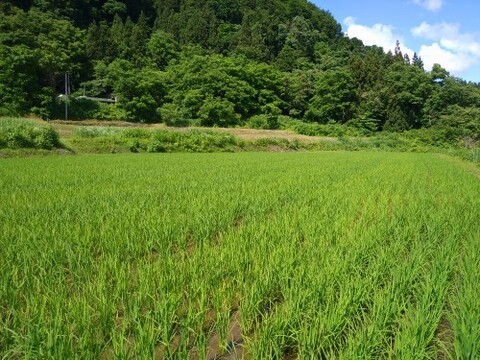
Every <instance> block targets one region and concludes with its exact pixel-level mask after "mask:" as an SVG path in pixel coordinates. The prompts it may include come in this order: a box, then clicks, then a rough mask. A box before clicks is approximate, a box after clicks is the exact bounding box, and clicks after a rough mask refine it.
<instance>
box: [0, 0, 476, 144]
mask: <svg viewBox="0 0 480 360" xmlns="http://www.w3.org/2000/svg"><path fill="white" fill-rule="evenodd" d="M66 74H68V80H69V84H70V86H69V87H68V88H67V92H68V93H69V95H70V96H69V97H68V104H69V108H70V114H69V116H70V117H72V118H74V119H87V118H90V119H91V118H95V119H100V120H124V121H132V122H144V123H160V122H163V123H165V124H167V125H171V126H188V125H199V126H218V127H235V126H246V127H248V126H250V127H257V128H258V127H260V128H269V129H275V128H278V127H279V123H280V122H289V121H290V122H294V123H302V124H303V123H311V124H327V125H332V124H334V125H336V124H340V125H342V126H346V127H349V128H353V129H357V130H358V131H360V132H361V133H364V134H369V133H375V132H378V131H394V132H395V131H396V132H402V131H405V130H410V129H421V128H433V129H441V131H442V134H443V135H442V136H445V137H452V138H458V137H462V138H464V139H465V138H468V139H470V140H471V141H473V142H478V140H479V139H480V121H479V118H480V84H478V83H471V82H466V81H464V80H462V79H460V78H457V77H455V76H452V75H451V74H449V72H448V71H446V70H445V69H444V68H442V67H441V66H440V65H438V64H436V65H434V67H433V69H425V68H424V65H423V62H422V59H421V58H420V57H418V56H417V55H416V54H415V55H414V56H413V58H411V59H410V58H409V56H408V55H407V54H403V53H402V49H401V48H400V47H399V46H398V45H397V47H396V49H395V51H394V52H393V53H392V52H388V53H385V52H384V51H383V49H382V48H380V47H376V46H365V45H364V44H363V43H362V42H361V41H360V40H358V39H356V38H353V39H350V38H348V37H347V36H346V35H345V34H343V33H342V31H341V26H340V24H339V23H338V22H337V21H336V20H335V19H334V18H333V16H332V15H331V14H330V13H329V12H328V11H327V10H324V9H319V8H318V7H316V6H315V5H313V4H311V3H309V2H308V1H306V0H285V1H284V0H165V1H161V0H140V1H134V0H122V1H120V0H50V1H47V0H30V1H18V0H15V1H14V0H4V1H2V3H1V4H0V116H22V115H28V114H33V115H35V116H38V117H41V118H43V119H58V118H62V117H63V116H64V115H63V107H64V104H63V103H62V102H63V101H65V99H64V98H62V97H61V96H60V97H59V95H60V94H63V93H65V75H66ZM89 97H99V98H105V99H112V100H113V99H115V104H107V103H101V102H97V101H92V100H90V99H89Z"/></svg>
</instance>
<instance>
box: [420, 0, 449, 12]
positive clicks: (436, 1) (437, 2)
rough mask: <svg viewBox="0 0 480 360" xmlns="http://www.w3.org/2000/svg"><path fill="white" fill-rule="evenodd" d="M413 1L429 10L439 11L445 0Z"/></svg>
mask: <svg viewBox="0 0 480 360" xmlns="http://www.w3.org/2000/svg"><path fill="white" fill-rule="evenodd" d="M413 2H414V3H415V4H417V5H420V6H422V7H424V8H425V9H427V10H429V11H438V10H440V9H441V8H442V6H443V0H413Z"/></svg>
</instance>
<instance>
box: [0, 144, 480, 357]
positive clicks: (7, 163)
mask: <svg viewBox="0 0 480 360" xmlns="http://www.w3.org/2000/svg"><path fill="white" fill-rule="evenodd" d="M457 162H458V161H457ZM0 189H1V191H0V202H1V203H2V206H1V207H0V224H1V226H0V236H1V237H0V259H1V261H0V354H1V356H2V357H5V358H32V359H34V358H35V359H36V358H55V359H67V358H78V357H82V358H159V359H161V358H175V359H187V358H196V357H198V358H201V359H202V358H214V357H215V356H221V355H223V354H226V353H228V352H237V353H238V354H239V353H240V351H242V353H243V355H244V356H245V357H246V358H252V359H282V358H299V359H312V358H315V359H316V358H325V359H327V358H328V359H330V358H342V359H355V358H389V357H395V358H407V359H408V358H411V359H420V358H436V357H437V356H438V354H447V355H446V356H449V357H451V358H465V359H474V358H478V357H480V347H479V336H478V334H479V333H480V331H478V330H479V329H480V316H479V312H478V311H479V310H478V309H480V294H479V287H478V285H477V284H478V282H479V281H480V262H479V257H478V256H477V255H476V254H477V253H478V251H476V249H478V244H479V238H480V222H479V221H478V219H479V214H480V196H479V195H480V181H479V179H478V177H476V176H475V175H473V174H471V173H469V172H468V171H467V170H466V168H464V167H460V166H457V164H456V163H455V162H450V161H448V159H447V158H446V157H442V156H438V155H429V154H395V153H390V154H385V153H283V154H274V153H261V154H259V153H239V154H164V155H155V154H146V155H102V156H100V155H96V156H77V157H68V158H31V159H6V160H1V161H0Z"/></svg>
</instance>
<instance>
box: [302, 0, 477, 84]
mask: <svg viewBox="0 0 480 360" xmlns="http://www.w3.org/2000/svg"><path fill="white" fill-rule="evenodd" d="M311 1H312V2H313V3H314V4H315V5H317V6H318V7H319V8H321V9H324V10H328V11H330V12H331V13H332V15H333V16H334V17H335V19H336V20H337V21H338V22H339V23H341V24H342V27H343V31H344V33H346V34H347V35H348V36H350V37H357V38H359V39H361V40H362V41H363V42H364V43H365V44H366V45H379V46H382V47H383V48H384V49H385V51H388V50H390V49H393V48H394V47H395V41H396V40H397V39H398V40H399V41H400V44H401V48H402V51H403V52H407V53H408V54H409V55H410V56H412V55H413V52H417V54H419V55H420V56H421V57H422V60H423V61H424V63H425V68H426V69H427V70H430V68H431V66H432V65H433V64H434V63H439V64H441V65H442V66H443V67H444V68H446V69H447V70H448V71H450V73H451V74H452V75H455V76H459V77H461V78H464V79H466V80H470V81H475V82H480V25H479V23H480V22H479V20H478V19H479V16H480V0H383V1H380V0H364V1H361V0H356V1H355V0H311Z"/></svg>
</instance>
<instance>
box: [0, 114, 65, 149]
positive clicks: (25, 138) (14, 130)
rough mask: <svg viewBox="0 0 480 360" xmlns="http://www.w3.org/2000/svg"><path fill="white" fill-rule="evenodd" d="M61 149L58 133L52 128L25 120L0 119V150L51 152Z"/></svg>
mask: <svg viewBox="0 0 480 360" xmlns="http://www.w3.org/2000/svg"><path fill="white" fill-rule="evenodd" d="M55 147H61V143H60V138H59V136H58V133H57V132H56V131H55V130H54V129H53V128H52V127H51V126H43V125H37V124H35V123H33V122H31V121H28V120H25V119H9V118H4V119H0V148H3V149H5V148H8V149H21V148H34V149H46V150H50V149H53V148H55Z"/></svg>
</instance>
